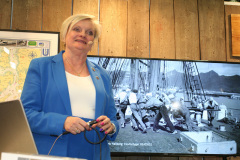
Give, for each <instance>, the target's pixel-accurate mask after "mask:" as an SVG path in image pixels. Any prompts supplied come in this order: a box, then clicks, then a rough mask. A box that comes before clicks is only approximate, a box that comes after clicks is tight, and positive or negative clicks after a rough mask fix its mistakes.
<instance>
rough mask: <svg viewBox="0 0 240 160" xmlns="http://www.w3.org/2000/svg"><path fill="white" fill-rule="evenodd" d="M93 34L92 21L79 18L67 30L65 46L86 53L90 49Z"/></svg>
mask: <svg viewBox="0 0 240 160" xmlns="http://www.w3.org/2000/svg"><path fill="white" fill-rule="evenodd" d="M94 35H95V30H94V25H93V23H92V21H90V20H81V21H79V22H77V23H76V24H75V25H74V26H73V27H72V28H71V30H69V31H68V32H67V34H66V39H65V42H66V48H68V49H70V50H78V51H82V52H84V53H88V52H89V51H90V50H91V47H92V43H91V42H93V40H94ZM90 41H91V42H90Z"/></svg>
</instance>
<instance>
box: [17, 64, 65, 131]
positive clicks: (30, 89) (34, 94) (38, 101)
mask: <svg viewBox="0 0 240 160" xmlns="http://www.w3.org/2000/svg"><path fill="white" fill-rule="evenodd" d="M40 62H41V60H40V59H33V60H32V61H31V63H30V66H29V69H28V72H27V76H26V79H25V83H24V87H23V91H22V94H21V101H22V104H23V107H24V109H25V112H26V116H27V119H28V122H29V125H30V127H31V130H32V132H33V133H39V134H46V135H60V134H61V133H62V132H63V125H64V122H65V119H66V117H67V115H64V114H61V113H56V112H49V111H48V109H49V108H51V107H56V106H48V102H47V101H44V99H45V97H44V96H45V95H46V94H45V92H46V91H45V90H43V88H44V87H43V86H42V85H43V84H44V83H42V81H43V80H45V76H47V75H45V74H49V73H48V72H49V71H42V70H43V68H42V65H45V67H46V66H47V65H46V64H43V63H40ZM49 66H50V65H49ZM44 69H45V70H46V68H44ZM47 69H49V70H51V67H49V68H47ZM45 88H46V86H45ZM53 98H54V97H53ZM53 101H54V99H53Z"/></svg>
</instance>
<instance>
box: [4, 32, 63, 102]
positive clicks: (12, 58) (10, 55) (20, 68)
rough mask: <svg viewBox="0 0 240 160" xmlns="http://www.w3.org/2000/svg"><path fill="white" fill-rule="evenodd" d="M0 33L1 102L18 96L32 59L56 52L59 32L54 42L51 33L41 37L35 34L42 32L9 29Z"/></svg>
mask: <svg viewBox="0 0 240 160" xmlns="http://www.w3.org/2000/svg"><path fill="white" fill-rule="evenodd" d="M0 33H1V36H0V84H1V85H0V102H2V101H9V100H14V99H19V98H20V96H21V93H22V89H23V85H24V81H25V78H26V74H27V71H28V67H29V64H30V62H31V60H32V59H34V58H38V57H44V56H51V55H55V54H57V52H58V45H57V44H58V36H59V34H56V35H57V38H56V42H55V40H54V41H53V39H52V38H51V36H52V35H53V34H51V35H49V36H48V35H45V37H44V38H43V37H37V36H36V35H40V34H41V35H42V33H29V32H19V33H18V32H10V31H9V32H5V31H0ZM3 33H4V34H6V35H5V36H4V34H3ZM28 34H29V35H28ZM34 34H35V35H34ZM43 34H44V33H43ZM16 35H18V36H16ZM31 36H32V37H31ZM33 36H34V37H33ZM8 37H9V38H8ZM36 37H37V38H36ZM53 43H56V44H53ZM52 48H55V49H54V50H53V49H52ZM50 53H51V54H50Z"/></svg>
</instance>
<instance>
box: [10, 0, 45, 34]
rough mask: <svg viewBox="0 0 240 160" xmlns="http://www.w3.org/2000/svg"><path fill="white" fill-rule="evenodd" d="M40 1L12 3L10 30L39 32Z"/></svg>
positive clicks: (28, 0) (40, 17)
mask: <svg viewBox="0 0 240 160" xmlns="http://www.w3.org/2000/svg"><path fill="white" fill-rule="evenodd" d="M41 24H42V0H17V1H13V18H12V29H14V30H37V31H41Z"/></svg>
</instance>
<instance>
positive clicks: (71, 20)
mask: <svg viewBox="0 0 240 160" xmlns="http://www.w3.org/2000/svg"><path fill="white" fill-rule="evenodd" d="M94 18H95V16H93V15H89V14H75V15H72V16H70V17H68V18H67V19H66V20H65V21H64V22H63V23H62V27H61V30H60V33H61V40H62V41H63V42H65V38H66V35H67V32H68V30H71V29H72V27H73V26H74V25H75V24H76V23H78V22H79V21H81V20H85V19H88V20H90V21H92V23H93V25H94V29H95V32H94V39H97V38H98V37H99V36H100V34H101V25H100V24H99V22H98V21H97V20H95V19H94Z"/></svg>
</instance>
